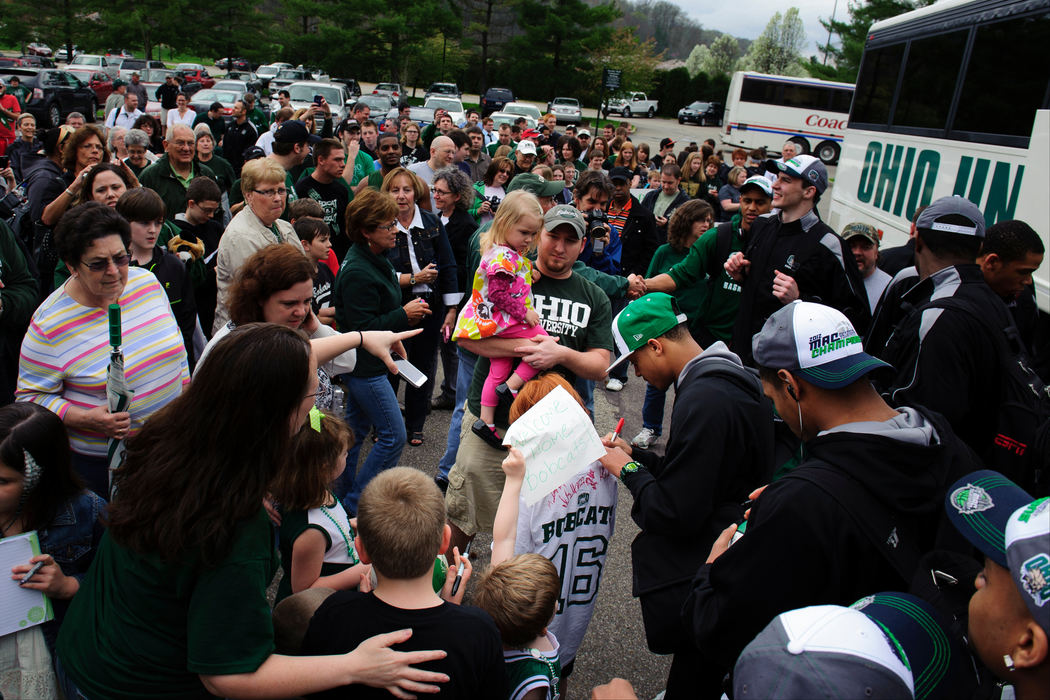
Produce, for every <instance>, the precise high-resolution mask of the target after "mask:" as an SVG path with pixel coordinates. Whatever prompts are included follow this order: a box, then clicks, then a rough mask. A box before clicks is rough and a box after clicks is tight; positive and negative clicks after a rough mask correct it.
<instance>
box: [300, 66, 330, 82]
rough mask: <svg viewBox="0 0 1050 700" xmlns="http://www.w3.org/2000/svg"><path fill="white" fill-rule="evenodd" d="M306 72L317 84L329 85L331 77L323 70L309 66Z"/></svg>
mask: <svg viewBox="0 0 1050 700" xmlns="http://www.w3.org/2000/svg"><path fill="white" fill-rule="evenodd" d="M306 71H307V72H308V73H309V74H310V75H312V76H313V77H314V81H315V82H318V83H330V82H332V77H331V76H330V75H328V73H326V72H325V70H324V69H323V68H317V67H316V66H310V67H309V68H307V69H306Z"/></svg>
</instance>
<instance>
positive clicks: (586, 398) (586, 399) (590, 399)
mask: <svg viewBox="0 0 1050 700" xmlns="http://www.w3.org/2000/svg"><path fill="white" fill-rule="evenodd" d="M573 388H574V389H576V393H577V394H579V395H580V398H581V399H583V405H584V406H586V407H587V413H589V414H591V422H594V380H593V379H580V378H579V377H576V385H575V386H574V387H573Z"/></svg>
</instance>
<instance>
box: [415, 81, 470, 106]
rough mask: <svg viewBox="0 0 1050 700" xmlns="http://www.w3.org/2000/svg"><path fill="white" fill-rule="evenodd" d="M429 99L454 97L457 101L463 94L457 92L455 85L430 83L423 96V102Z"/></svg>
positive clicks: (457, 87)
mask: <svg viewBox="0 0 1050 700" xmlns="http://www.w3.org/2000/svg"><path fill="white" fill-rule="evenodd" d="M431 97H455V98H456V99H457V100H462V99H463V93H462V92H460V91H459V86H458V85H456V84H455V83H431V84H430V87H428V88H427V91H426V93H424V95H423V101H424V102H426V101H427V99H429V98H431Z"/></svg>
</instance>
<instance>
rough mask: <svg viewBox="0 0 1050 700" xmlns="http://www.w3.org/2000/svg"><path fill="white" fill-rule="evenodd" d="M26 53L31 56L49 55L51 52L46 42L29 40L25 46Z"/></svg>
mask: <svg viewBox="0 0 1050 700" xmlns="http://www.w3.org/2000/svg"><path fill="white" fill-rule="evenodd" d="M26 53H27V54H29V55H31V56H50V55H51V54H52V51H51V47H50V46H48V45H47V44H45V43H43V42H39V41H33V42H30V44H29V45H28V46H26Z"/></svg>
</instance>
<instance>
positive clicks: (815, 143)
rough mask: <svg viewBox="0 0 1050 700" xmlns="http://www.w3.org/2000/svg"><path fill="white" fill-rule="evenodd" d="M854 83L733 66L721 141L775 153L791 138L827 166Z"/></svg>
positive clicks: (833, 154) (836, 154)
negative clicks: (749, 69) (790, 75)
mask: <svg viewBox="0 0 1050 700" xmlns="http://www.w3.org/2000/svg"><path fill="white" fill-rule="evenodd" d="M852 99H853V86H852V85H850V84H849V83H833V82H829V81H827V80H817V79H816V78H790V77H787V76H783V75H766V74H764V73H750V72H747V71H737V72H736V73H734V74H733V79H732V81H731V82H730V83H729V95H728V96H727V97H726V112H725V119H724V121H723V125H724V131H723V132H722V143H724V144H726V145H728V146H732V147H734V148H746V149H748V150H753V149H755V148H765V149H766V150H767V151H769V152H770V153H780V149H781V147H783V145H784V144H785V143H786V142H788V141H793V142H795V143H796V144H797V145H798V147H799V152H800V153H811V154H813V155H815V156H816V157H818V158H820V159H821V160H822V161H824V162H825V163H827V164H828V165H833V164H834V163H835V162H836V161H838V158H839V151H840V144H841V143H842V137H843V135H844V134H845V133H846V122H847V119H848V118H849V105H850V100H852Z"/></svg>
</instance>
